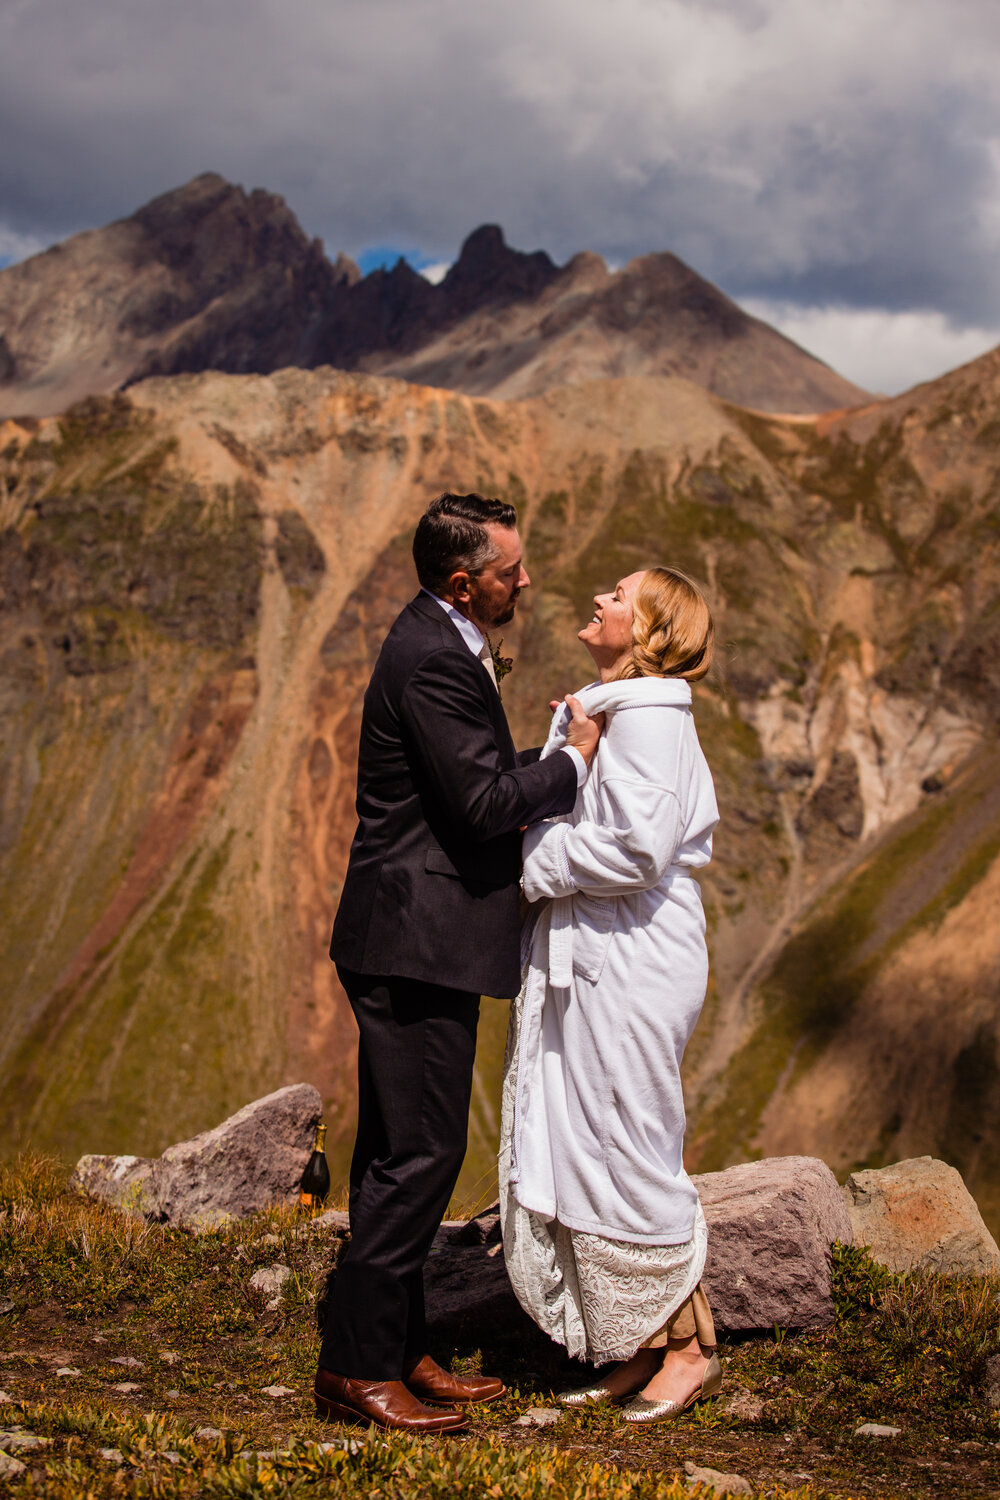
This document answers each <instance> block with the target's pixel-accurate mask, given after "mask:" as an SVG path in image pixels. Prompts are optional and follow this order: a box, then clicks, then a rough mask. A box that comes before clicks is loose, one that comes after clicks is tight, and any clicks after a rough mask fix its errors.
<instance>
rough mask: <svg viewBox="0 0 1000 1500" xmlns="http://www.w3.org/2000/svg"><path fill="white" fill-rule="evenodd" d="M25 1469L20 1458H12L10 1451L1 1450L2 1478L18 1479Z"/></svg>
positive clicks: (0, 1475)
mask: <svg viewBox="0 0 1000 1500" xmlns="http://www.w3.org/2000/svg"><path fill="white" fill-rule="evenodd" d="M24 1469H25V1466H24V1464H23V1463H22V1462H21V1460H20V1459H19V1458H11V1456H10V1454H9V1453H4V1452H2V1451H0V1479H16V1478H17V1477H18V1475H19V1474H23V1473H24Z"/></svg>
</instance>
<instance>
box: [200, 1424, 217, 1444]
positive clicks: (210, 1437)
mask: <svg viewBox="0 0 1000 1500" xmlns="http://www.w3.org/2000/svg"><path fill="white" fill-rule="evenodd" d="M221 1436H222V1429H221V1427H199V1428H198V1430H197V1432H196V1433H195V1437H196V1438H202V1439H203V1440H204V1441H205V1442H206V1443H209V1442H211V1443H214V1442H216V1441H217V1440H218V1439H219V1438H220V1437H221Z"/></svg>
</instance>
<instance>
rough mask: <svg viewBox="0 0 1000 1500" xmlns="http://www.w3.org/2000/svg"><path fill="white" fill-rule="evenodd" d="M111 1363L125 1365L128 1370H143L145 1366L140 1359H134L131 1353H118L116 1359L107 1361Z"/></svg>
mask: <svg viewBox="0 0 1000 1500" xmlns="http://www.w3.org/2000/svg"><path fill="white" fill-rule="evenodd" d="M109 1363H110V1364H113V1365H125V1366H126V1367H127V1368H128V1369H129V1370H144V1369H145V1368H146V1366H145V1365H144V1364H143V1362H142V1360H141V1359H136V1358H135V1356H134V1355H132V1354H119V1355H118V1358H117V1359H112V1360H110V1361H109Z"/></svg>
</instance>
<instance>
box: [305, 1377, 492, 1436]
mask: <svg viewBox="0 0 1000 1500" xmlns="http://www.w3.org/2000/svg"><path fill="white" fill-rule="evenodd" d="M313 1396H314V1398H315V1401H316V1411H317V1413H318V1414H319V1416H321V1417H326V1418H327V1420H328V1421H330V1422H351V1423H353V1424H354V1425H355V1426H357V1425H361V1426H364V1427H371V1426H375V1427H390V1428H399V1429H400V1430H401V1431H403V1432H458V1431H460V1430H461V1429H462V1428H463V1427H465V1426H467V1422H466V1417H465V1414H464V1412H460V1411H442V1409H441V1408H440V1407H437V1408H431V1407H429V1406H424V1405H423V1403H422V1402H420V1401H418V1400H417V1398H416V1396H414V1395H413V1394H412V1392H410V1391H408V1390H407V1388H406V1386H405V1385H404V1384H403V1382H402V1381H401V1380H349V1379H348V1377H347V1376H346V1375H335V1374H334V1372H333V1371H332V1370H317V1371H316V1386H315V1389H314V1391H313Z"/></svg>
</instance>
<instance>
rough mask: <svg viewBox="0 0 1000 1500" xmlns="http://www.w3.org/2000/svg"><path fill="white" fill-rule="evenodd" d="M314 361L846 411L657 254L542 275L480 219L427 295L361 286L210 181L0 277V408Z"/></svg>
mask: <svg viewBox="0 0 1000 1500" xmlns="http://www.w3.org/2000/svg"><path fill="white" fill-rule="evenodd" d="M324 364H330V365H334V366H336V367H338V368H341V369H362V370H369V371H374V372H378V373H381V374H394V375H398V376H400V377H402V378H403V379H406V380H411V381H416V382H419V383H421V384H426V385H435V386H443V387H446V388H450V389H454V390H461V391H465V392H467V393H469V394H475V395H491V396H499V397H505V398H509V397H525V396H531V395H538V394H540V393H541V392H542V391H544V390H547V389H550V388H551V387H553V386H555V385H561V384H567V383H573V382H576V381H579V380H583V379H589V378H594V377H603V376H620V375H638V374H669V375H682V376H684V377H686V378H687V379H690V380H694V381H695V382H696V383H698V384H700V385H704V386H705V387H706V389H708V390H711V391H713V392H715V394H717V395H720V396H723V397H725V398H726V399H727V400H732V401H737V402H740V403H742V404H743V405H748V406H755V407H759V408H761V409H762V410H767V411H795V412H800V411H806V412H809V411H822V410H828V409H830V408H833V407H842V406H849V405H853V404H856V403H857V402H859V401H861V400H864V399H865V393H864V392H863V391H860V390H859V389H858V388H857V387H856V386H853V385H851V384H850V383H849V382H848V381H846V380H844V379H843V378H842V377H841V376H839V375H837V374H836V373H835V372H834V371H832V370H830V369H829V368H828V367H827V366H826V365H824V364H822V363H821V362H820V361H819V360H816V359H814V358H813V357H812V356H811V355H809V354H807V353H806V352H805V351H804V350H802V349H800V348H798V346H797V345H795V344H793V343H791V342H790V341H789V340H788V339H786V338H784V337H783V335H781V334H779V333H777V332H776V331H775V330H774V329H773V328H769V327H768V326H767V325H766V324H764V323H761V322H759V321H758V320H757V319H754V318H751V317H749V316H748V315H747V314H746V313H744V312H743V311H742V310H741V309H740V308H739V307H737V306H736V304H735V303H733V302H732V301H730V299H729V298H728V297H726V296H724V294H723V293H722V292H720V291H719V290H718V288H716V287H714V286H712V285H711V283H710V282H707V281H705V280H704V279H703V278H702V277H700V276H698V275H697V274H696V273H695V272H694V271H692V270H690V269H689V268H688V267H687V266H685V265H684V263H683V262H682V261H680V260H678V259H677V257H676V256H673V255H670V254H660V255H647V256H643V257H641V258H639V259H637V260H634V261H632V262H630V263H629V265H628V266H626V267H625V268H624V270H622V271H620V272H618V273H615V274H612V273H611V272H609V271H608V269H607V267H606V266H605V265H604V262H603V261H602V260H601V258H600V257H599V256H597V255H593V254H588V253H584V254H581V255H578V256H575V257H574V258H573V260H571V261H570V262H569V264H568V265H566V266H564V267H557V266H556V265H554V264H553V262H552V261H551V260H550V259H549V257H548V255H546V254H545V253H544V251H537V252H535V253H534V254H530V255H529V254H522V253H521V252H519V251H517V250H513V249H511V248H510V247H509V246H508V245H506V244H505V242H504V238H503V234H502V232H501V231H500V229H499V228H497V227H496V226H495V225H484V226H482V227H481V228H480V229H478V230H476V231H475V232H474V233H473V234H472V235H470V236H469V238H468V239H467V240H466V242H465V244H464V245H463V247H462V252H461V255H460V256H459V258H458V260H457V261H456V262H455V264H454V265H453V266H452V267H451V268H450V270H449V271H448V274H447V275H446V276H445V277H444V280H443V281H442V282H441V284H440V285H438V286H432V285H431V283H430V282H428V281H426V280H425V279H424V277H422V276H420V275H418V274H417V272H416V271H414V270H413V269H412V268H411V267H410V266H409V265H407V264H406V262H405V261H400V262H399V263H398V264H397V265H396V266H395V267H394V268H393V269H392V270H389V271H383V270H376V271H373V272H372V273H371V274H370V275H369V276H366V277H362V276H361V273H360V272H359V270H358V268H357V266H355V265H354V264H353V262H351V261H349V260H347V259H346V258H345V257H344V256H339V257H338V259H337V261H336V262H335V263H333V264H331V262H330V261H329V260H328V259H327V258H326V256H325V254H324V253H323V247H322V245H321V244H320V242H319V241H317V240H312V241H310V240H309V239H308V238H307V236H306V235H305V234H304V233H303V231H302V229H301V228H300V226H299V224H298V222H297V221H296V219H295V217H294V215H293V214H292V213H291V211H290V210H289V209H288V207H287V205H286V204H285V203H284V202H283V200H282V199H281V198H278V197H276V196H275V195H274V194H271V193H266V192H263V191H261V190H259V189H257V190H255V191H254V192H252V193H249V194H247V193H245V192H244V191H243V190H242V188H238V187H234V186H232V185H231V184H230V183H227V182H226V181H225V180H224V179H223V178H221V177H218V176H216V175H215V174H213V173H206V174H205V175H203V176H201V177H196V178H195V179H194V180H193V181H192V182H190V183H188V184H187V185H186V186H185V187H182V188H178V189H176V190H175V191H173V192H169V193H165V194H163V195H162V196H161V197H159V198H156V199H154V200H153V202H151V203H149V204H147V205H146V206H145V207H144V208H141V209H139V211H138V212H137V213H135V214H133V215H132V216H131V217H130V218H127V219H122V220H120V221H118V222H117V223H114V224H111V225H108V226H107V227H106V228H104V229H96V230H90V231H88V232H87V233H84V234H79V235H75V236H74V237H73V238H72V239H69V240H67V241H65V242H64V243H63V244H61V245H56V246H54V247H53V248H52V249H50V250H47V251H45V252H44V253H43V254H41V255H36V256H33V257H32V258H31V259H30V260H27V261H24V262H22V263H21V264H19V265H16V266H11V267H9V268H7V269H6V270H4V271H0V414H3V413H7V414H9V415H18V414H28V415H36V416H39V415H47V414H50V413H54V412H57V411H61V410H63V409H65V407H66V406H68V405H69V404H70V403H71V402H72V401H75V400H77V399H80V398H81V397H84V396H88V395H94V394H103V393H106V392H109V391H113V390H115V389H116V388H118V387H120V386H124V385H128V384H129V383H131V382H134V381H136V380H139V379H142V378H144V377H146V376H149V375H174V374H181V373H186V372H197V371H201V370H209V369H213V370H224V371H228V372H230V373H234V374H245V373H254V372H256V373H266V372H268V371H272V370H277V369H281V368H284V367H285V366H288V365H297V366H300V367H304V368H314V367H316V366H319V365H324Z"/></svg>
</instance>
